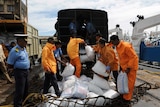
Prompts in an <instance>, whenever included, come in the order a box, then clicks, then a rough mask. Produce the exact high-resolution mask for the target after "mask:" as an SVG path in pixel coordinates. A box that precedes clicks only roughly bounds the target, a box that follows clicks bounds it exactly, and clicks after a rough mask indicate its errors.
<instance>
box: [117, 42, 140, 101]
mask: <svg viewBox="0 0 160 107" xmlns="http://www.w3.org/2000/svg"><path fill="white" fill-rule="evenodd" d="M116 50H117V53H118V57H119V63H120V66H121V68H122V71H123V72H124V71H125V70H126V69H127V68H130V72H129V73H128V74H127V75H128V88H129V93H128V94H124V95H123V98H124V99H125V100H131V98H132V94H133V90H134V85H135V80H136V73H137V70H138V56H137V54H136V52H135V51H134V49H133V47H132V45H131V44H130V43H128V42H124V41H120V43H119V44H118V45H117V47H116Z"/></svg>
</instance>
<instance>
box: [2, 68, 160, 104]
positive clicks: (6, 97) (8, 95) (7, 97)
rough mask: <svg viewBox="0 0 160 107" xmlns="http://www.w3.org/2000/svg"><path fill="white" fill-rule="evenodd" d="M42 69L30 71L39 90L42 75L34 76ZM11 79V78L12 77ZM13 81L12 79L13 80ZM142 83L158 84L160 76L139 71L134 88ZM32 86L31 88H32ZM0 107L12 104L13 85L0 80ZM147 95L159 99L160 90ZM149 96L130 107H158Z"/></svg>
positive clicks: (33, 83) (31, 79)
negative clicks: (39, 79) (38, 79)
mask: <svg viewBox="0 0 160 107" xmlns="http://www.w3.org/2000/svg"><path fill="white" fill-rule="evenodd" d="M41 71H42V69H41V67H40V66H35V67H34V68H33V70H32V71H31V73H30V74H31V75H30V81H32V82H31V85H33V86H34V87H36V88H37V89H39V90H38V91H40V89H41V85H42V84H43V82H42V81H36V80H37V78H39V77H43V74H42V73H40V75H38V77H35V74H36V73H38V72H41ZM12 79H13V77H12ZM139 79H142V81H139ZM13 80H14V79H13ZM143 81H147V82H149V83H151V84H156V83H157V84H159V83H160V76H159V75H156V74H153V73H149V72H146V71H143V70H139V71H138V72H137V81H136V86H138V85H140V84H142V83H143ZM38 82H39V83H40V84H41V85H40V86H39V87H38V85H37V86H36V85H35V84H37V83H38ZM33 86H32V88H33ZM0 87H1V88H0V106H1V105H7V104H12V103H13V102H12V100H13V92H14V83H13V84H7V82H6V80H4V79H1V78H0ZM31 90H32V91H34V92H36V91H37V90H34V89H31ZM147 93H148V94H151V95H152V96H153V97H155V98H157V99H159V98H160V88H159V89H150V90H148V91H147ZM153 97H151V96H149V95H144V96H143V97H141V99H140V100H139V101H138V102H137V103H135V104H134V105H133V106H132V107H159V104H160V100H157V99H155V98H153Z"/></svg>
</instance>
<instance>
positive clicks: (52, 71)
mask: <svg viewBox="0 0 160 107" xmlns="http://www.w3.org/2000/svg"><path fill="white" fill-rule="evenodd" d="M54 50H56V46H55V45H54V40H53V38H51V37H49V38H48V41H47V43H46V45H45V46H44V47H43V50H42V66H43V69H44V71H45V80H44V86H43V94H47V93H48V89H49V88H50V84H51V85H52V86H53V87H54V90H55V94H56V95H57V96H60V94H61V92H60V90H59V87H58V84H57V78H56V73H57V61H56V59H55V56H54V54H53V51H54Z"/></svg>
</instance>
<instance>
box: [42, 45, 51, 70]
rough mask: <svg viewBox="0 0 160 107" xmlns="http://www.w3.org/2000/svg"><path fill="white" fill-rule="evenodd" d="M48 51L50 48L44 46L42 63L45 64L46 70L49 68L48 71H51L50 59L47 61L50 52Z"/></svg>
mask: <svg viewBox="0 0 160 107" xmlns="http://www.w3.org/2000/svg"><path fill="white" fill-rule="evenodd" d="M47 51H49V50H48V49H46V48H44V49H43V50H42V65H43V68H44V70H46V71H47V70H48V71H50V69H49V64H48V61H47V59H48V58H47V56H48V55H47V54H48V52H47Z"/></svg>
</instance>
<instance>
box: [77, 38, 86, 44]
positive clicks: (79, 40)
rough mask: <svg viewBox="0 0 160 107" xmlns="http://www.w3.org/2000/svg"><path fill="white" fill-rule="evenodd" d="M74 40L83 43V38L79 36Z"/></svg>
mask: <svg viewBox="0 0 160 107" xmlns="http://www.w3.org/2000/svg"><path fill="white" fill-rule="evenodd" d="M76 41H77V42H78V43H84V40H83V39H81V38H76Z"/></svg>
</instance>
